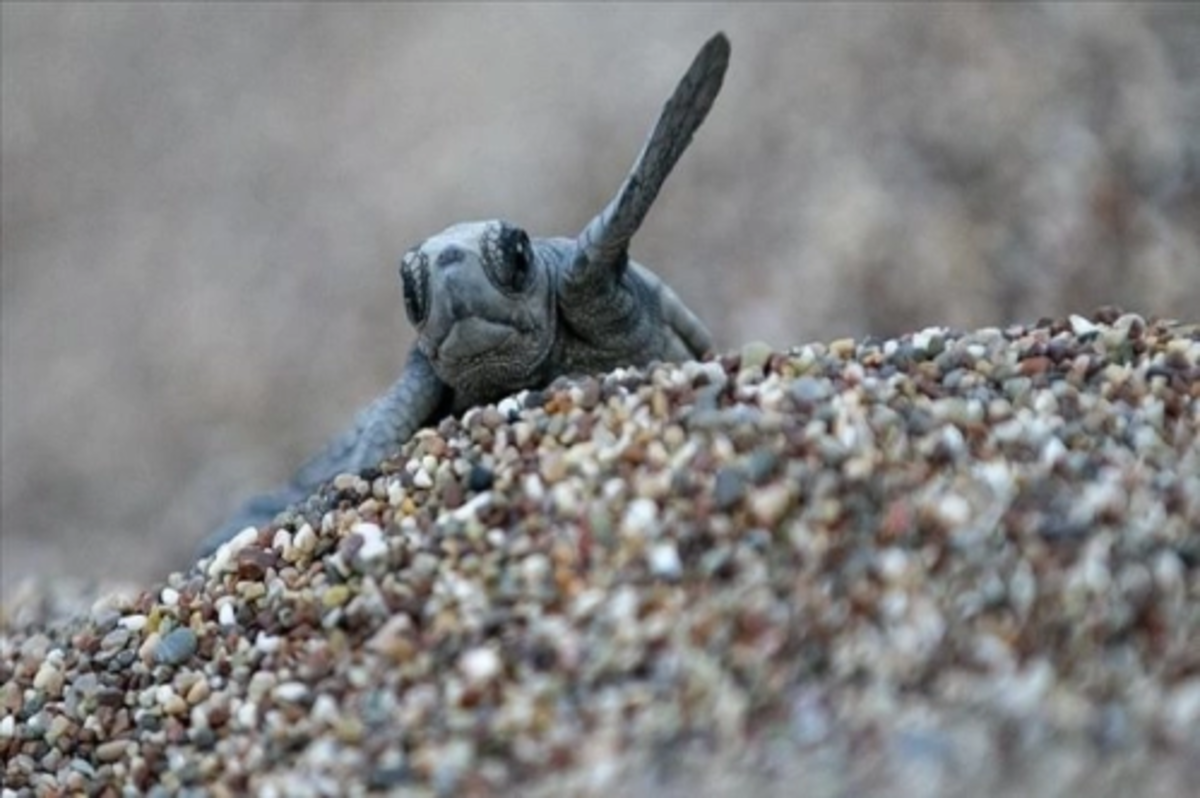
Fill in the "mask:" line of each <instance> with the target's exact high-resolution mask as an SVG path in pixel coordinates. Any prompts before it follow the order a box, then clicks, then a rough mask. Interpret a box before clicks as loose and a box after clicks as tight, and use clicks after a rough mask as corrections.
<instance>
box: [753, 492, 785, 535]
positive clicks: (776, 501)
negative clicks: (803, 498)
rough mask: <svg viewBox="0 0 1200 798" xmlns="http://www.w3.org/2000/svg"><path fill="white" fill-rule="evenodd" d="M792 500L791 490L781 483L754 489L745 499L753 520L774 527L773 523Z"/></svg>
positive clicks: (781, 515) (776, 521)
mask: <svg viewBox="0 0 1200 798" xmlns="http://www.w3.org/2000/svg"><path fill="white" fill-rule="evenodd" d="M791 502H792V491H791V489H790V488H789V487H788V486H787V485H786V484H782V483H776V484H773V485H767V486H765V487H762V488H759V489H757V490H754V491H752V492H751V493H750V498H749V499H748V500H747V503H748V505H749V509H750V515H751V516H753V517H754V520H755V521H756V522H757V523H759V524H762V525H763V526H765V527H767V528H768V529H771V528H774V526H775V524H777V523H779V520H780V519H781V518H783V514H784V513H785V512H787V509H788V507H789V506H791Z"/></svg>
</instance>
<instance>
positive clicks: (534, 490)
mask: <svg viewBox="0 0 1200 798" xmlns="http://www.w3.org/2000/svg"><path fill="white" fill-rule="evenodd" d="M521 487H522V488H523V489H524V491H525V495H526V496H528V497H529V498H530V499H531V500H532V501H535V502H540V501H541V500H542V499H544V498H545V497H546V489H545V488H544V487H543V486H542V478H541V477H539V476H538V475H537V474H526V475H525V478H524V479H522V480H521Z"/></svg>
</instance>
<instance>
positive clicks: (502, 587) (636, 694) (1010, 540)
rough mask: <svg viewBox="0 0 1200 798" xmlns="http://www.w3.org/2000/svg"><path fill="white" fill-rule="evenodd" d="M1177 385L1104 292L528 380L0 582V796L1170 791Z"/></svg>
mask: <svg viewBox="0 0 1200 798" xmlns="http://www.w3.org/2000/svg"><path fill="white" fill-rule="evenodd" d="M1198 418H1200V326H1198V325H1182V324H1178V323H1173V322H1163V321H1148V320H1144V319H1142V318H1140V317H1138V316H1135V315H1132V314H1127V315H1121V314H1120V313H1119V312H1118V311H1115V310H1101V311H1098V312H1097V313H1096V314H1094V315H1093V317H1091V318H1083V317H1079V316H1072V317H1071V318H1070V319H1067V320H1062V321H1045V322H1040V323H1038V324H1037V325H1034V326H1031V327H1011V328H1006V329H982V330H977V331H974V332H969V333H962V332H956V331H951V330H946V329H940V328H938V329H927V330H924V331H921V332H918V333H915V334H912V335H907V336H904V337H902V338H899V339H895V340H864V341H858V342H856V341H852V340H842V341H833V342H831V343H829V344H827V345H825V344H811V345H807V346H802V347H798V348H795V349H793V350H791V351H789V352H776V351H772V350H770V349H769V348H768V347H766V346H764V345H756V344H751V345H748V346H746V347H745V348H744V349H743V350H742V351H741V352H740V353H736V354H731V355H727V356H724V357H721V358H719V359H716V360H711V361H707V362H701V363H689V364H684V365H682V366H670V365H662V366H655V367H652V368H649V369H646V370H632V369H631V370H625V371H617V372H614V373H612V374H609V375H605V376H603V377H599V378H586V379H582V380H576V381H566V380H561V381H558V382H556V383H555V384H554V385H552V386H550V387H549V388H548V389H546V390H544V391H528V392H524V393H522V394H519V395H517V396H515V397H512V398H509V399H506V400H504V401H502V402H500V403H499V404H497V405H495V406H489V407H484V408H480V409H476V410H472V411H470V412H468V413H467V414H465V416H463V417H462V418H460V419H450V420H447V421H445V422H444V423H442V424H441V425H440V426H439V427H438V428H437V429H436V430H435V429H429V430H425V431H423V432H421V433H420V434H419V435H418V436H417V437H416V438H415V439H414V440H413V441H412V442H410V443H409V444H408V445H407V446H406V447H405V448H404V451H403V454H402V456H401V457H400V458H399V459H398V460H396V461H394V462H388V463H384V464H383V465H382V466H381V468H380V469H379V471H378V472H376V473H367V474H364V475H343V476H341V477H339V478H337V479H336V480H335V481H334V482H333V483H332V484H331V485H328V486H326V488H325V489H324V490H323V492H322V493H321V494H320V495H318V496H314V497H313V498H312V499H311V500H310V501H309V502H308V504H307V505H306V506H305V507H303V508H300V509H299V510H297V511H296V512H293V513H289V514H286V515H284V516H281V517H280V518H278V519H276V520H277V523H276V525H274V526H272V527H269V528H266V529H262V530H257V529H248V530H246V531H244V532H243V533H242V534H240V535H239V536H238V537H237V538H235V539H234V540H233V541H231V542H230V543H229V544H227V545H225V546H223V547H222V548H221V549H220V550H218V551H217V552H216V553H215V554H214V555H213V556H212V557H211V558H207V559H204V560H201V561H200V562H199V563H198V564H197V565H196V567H195V568H194V569H193V570H192V571H191V572H189V573H175V574H172V575H170V576H169V577H168V578H167V579H166V581H165V583H164V584H162V585H160V586H157V587H155V588H154V589H152V590H147V591H140V592H137V591H125V592H121V593H117V594H114V595H111V596H109V597H106V598H104V599H102V600H100V601H98V602H96V603H95V604H94V605H93V606H91V608H90V609H88V610H86V611H85V612H83V613H81V614H78V615H76V616H74V617H71V618H69V619H63V618H58V619H50V620H47V619H46V617H45V615H46V614H47V613H46V612H45V606H46V605H45V604H37V605H36V607H37V609H35V610H32V611H31V610H29V607H31V606H34V604H36V602H31V603H30V604H27V605H22V604H21V603H19V602H18V603H17V604H14V605H11V606H9V607H8V608H6V609H5V612H4V613H3V615H4V619H3V627H2V628H0V682H2V686H0V757H2V759H3V768H2V770H0V776H2V778H3V783H4V790H5V792H4V795H6V796H7V795H27V794H28V795H32V794H45V793H48V792H56V791H70V792H74V791H80V790H82V791H88V792H90V793H93V794H109V795H115V794H130V795H132V794H142V793H149V794H152V795H153V794H168V793H170V794H175V793H182V794H189V793H191V794H201V793H207V794H213V795H236V794H242V793H245V792H247V791H251V792H255V793H258V794H262V795H281V796H282V795H289V796H290V795H315V794H327V795H342V794H360V793H366V792H371V791H388V792H400V793H404V794H417V795H421V794H431V795H432V794H441V795H491V794H496V793H506V792H511V791H514V790H515V789H517V788H518V787H519V790H520V792H521V793H522V794H532V793H534V792H539V791H540V792H541V793H542V794H546V795H604V794H611V793H613V792H614V791H616V792H620V793H621V794H636V795H643V794H644V795H650V794H655V795H672V794H679V795H696V794H708V795H718V794H720V795H723V794H732V793H734V792H738V793H740V794H747V791H748V790H749V791H751V793H750V794H780V795H783V794H794V793H795V790H796V788H797V784H799V783H803V784H804V786H805V792H806V794H813V795H825V794H829V795H832V794H838V795H844V794H847V793H852V794H903V795H939V794H946V795H952V794H962V791H963V790H965V789H971V790H973V791H974V793H981V792H982V793H985V794H1013V795H1018V794H1019V795H1027V794H1043V795H1061V794H1101V795H1103V794H1113V795H1117V794H1127V793H1128V792H1129V791H1130V790H1132V789H1135V788H1136V789H1137V790H1138V791H1139V792H1145V793H1154V792H1156V791H1157V792H1161V793H1163V794H1173V793H1176V794H1182V793H1184V792H1186V789H1185V787H1186V786H1188V785H1191V784H1193V783H1194V780H1195V778H1196V777H1197V775H1200V741H1198V739H1197V736H1196V734H1195V730H1196V728H1197V727H1198V726H1200V644H1198V643H1197V641H1198V640H1200V602H1198V599H1200V536H1198V535H1197V530H1200V442H1198V437H1197V428H1198V424H1197V421H1198ZM27 612H28V613H30V614H27ZM974 793H973V794H974Z"/></svg>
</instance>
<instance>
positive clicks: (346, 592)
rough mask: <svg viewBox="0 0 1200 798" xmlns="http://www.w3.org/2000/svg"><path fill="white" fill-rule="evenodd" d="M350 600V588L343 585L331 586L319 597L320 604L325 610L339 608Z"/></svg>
mask: <svg viewBox="0 0 1200 798" xmlns="http://www.w3.org/2000/svg"><path fill="white" fill-rule="evenodd" d="M349 600H350V588H348V587H346V586H345V585H333V586H332V587H330V588H329V589H328V590H326V591H325V595H323V596H322V597H321V603H322V604H324V605H325V606H326V607H327V608H329V609H333V608H334V607H340V606H342V605H343V604H345V603H346V602H347V601H349Z"/></svg>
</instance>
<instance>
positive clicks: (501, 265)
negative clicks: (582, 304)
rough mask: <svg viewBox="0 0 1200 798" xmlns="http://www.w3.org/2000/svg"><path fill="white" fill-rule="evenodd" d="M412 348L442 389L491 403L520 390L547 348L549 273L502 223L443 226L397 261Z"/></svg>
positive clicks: (521, 237)
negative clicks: (444, 386) (491, 398)
mask: <svg viewBox="0 0 1200 798" xmlns="http://www.w3.org/2000/svg"><path fill="white" fill-rule="evenodd" d="M400 279H401V281H402V282H403V284H404V308H405V311H406V312H407V313H408V319H409V321H410V322H412V324H413V326H414V327H416V328H417V347H418V348H419V349H420V350H421V352H422V353H423V354H424V355H425V356H426V357H427V358H428V359H429V362H430V364H432V366H433V369H434V371H435V372H436V373H437V375H438V377H439V378H441V380H442V381H443V382H445V383H446V384H447V385H449V386H451V388H453V389H455V390H456V391H459V392H462V393H465V394H468V395H472V396H479V397H484V396H495V397H496V398H499V397H500V396H503V395H505V394H507V393H510V392H512V391H514V390H517V389H519V388H523V387H527V385H528V382H529V377H530V375H532V374H534V373H535V372H536V371H537V369H538V368H539V367H540V366H541V364H542V363H543V361H544V360H545V359H546V357H547V355H548V354H549V352H550V347H551V345H552V343H553V324H554V318H553V312H554V303H553V302H552V301H551V299H552V297H551V291H552V286H551V284H550V269H549V268H547V265H546V264H545V263H544V261H543V260H542V258H541V257H540V256H539V253H538V249H537V247H536V246H535V244H534V242H532V241H530V239H529V236H528V234H526V232H525V231H524V230H522V229H521V228H519V227H517V226H515V225H512V224H509V223H508V222H503V221H498V220H492V221H486V222H464V223H462V224H456V225H454V226H453V227H448V228H446V229H445V230H443V231H442V232H440V233H438V234H437V235H435V236H433V237H432V238H428V239H426V240H425V241H423V242H422V243H421V244H420V245H419V246H416V247H414V248H413V249H410V250H409V251H408V252H407V253H405V255H404V257H403V259H402V260H401V261H400Z"/></svg>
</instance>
